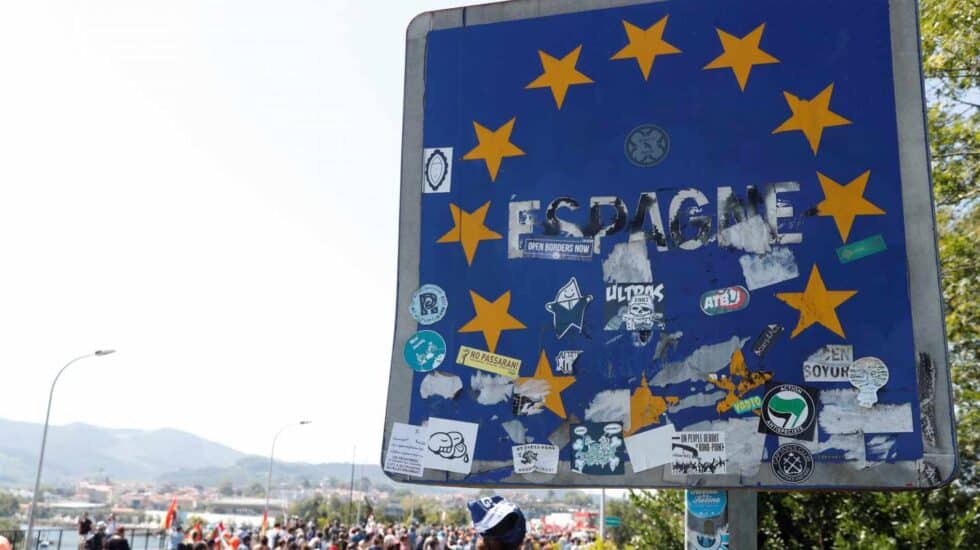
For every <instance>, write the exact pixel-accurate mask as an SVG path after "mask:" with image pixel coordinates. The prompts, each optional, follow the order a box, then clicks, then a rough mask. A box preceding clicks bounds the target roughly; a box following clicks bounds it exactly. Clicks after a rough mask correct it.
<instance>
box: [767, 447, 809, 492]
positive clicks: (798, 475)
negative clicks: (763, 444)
mask: <svg viewBox="0 0 980 550" xmlns="http://www.w3.org/2000/svg"><path fill="white" fill-rule="evenodd" d="M770 466H771V467H772V473H773V475H775V476H776V477H778V478H779V479H781V480H783V481H785V482H786V483H802V482H804V481H806V480H807V479H809V478H810V475H811V474H813V455H812V454H810V450H809V449H807V448H806V447H804V446H803V445H800V444H799V443H787V444H785V445H780V446H779V448H777V449H776V451H775V452H774V453H772V460H771V461H770Z"/></svg>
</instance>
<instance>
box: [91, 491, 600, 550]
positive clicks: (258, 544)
mask: <svg viewBox="0 0 980 550" xmlns="http://www.w3.org/2000/svg"><path fill="white" fill-rule="evenodd" d="M468 508H469V512H470V516H471V518H472V520H473V522H472V525H467V526H453V525H420V524H418V523H403V524H383V523H376V522H375V521H374V520H373V519H372V518H368V520H367V521H366V522H363V523H362V524H360V525H355V526H346V525H344V524H342V523H340V522H339V521H333V522H331V523H328V524H326V525H323V524H322V523H321V524H320V525H318V524H317V523H316V522H315V521H313V520H312V519H309V520H307V521H302V520H300V519H299V518H292V519H290V520H288V521H287V522H285V523H282V522H275V523H274V524H273V525H272V526H271V527H268V528H248V527H238V528H225V526H224V525H222V524H218V525H216V526H203V525H200V524H195V525H191V526H187V527H184V526H180V525H173V526H172V527H171V528H170V529H168V531H167V533H166V549H167V550H580V549H585V548H589V547H590V546H591V542H592V541H590V540H587V537H583V536H578V537H575V536H573V535H572V534H571V533H560V534H553V535H544V534H535V533H529V532H528V529H527V521H526V518H525V517H524V514H523V513H522V512H521V510H520V508H519V507H518V506H517V505H516V504H514V503H512V502H510V501H508V500H507V499H504V498H502V497H499V496H497V497H488V498H482V499H478V500H475V501H472V502H470V503H469V505H468ZM78 533H79V540H80V543H79V550H130V548H129V543H128V542H127V541H126V536H125V529H124V528H123V527H121V526H116V525H115V524H114V519H113V518H112V517H111V516H110V518H109V519H107V520H106V521H100V522H97V523H95V524H94V525H93V523H92V521H91V520H90V519H89V518H88V515H87V514H86V515H84V516H83V517H82V518H80V519H79V521H78Z"/></svg>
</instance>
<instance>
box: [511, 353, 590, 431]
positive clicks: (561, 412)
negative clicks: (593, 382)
mask: <svg viewBox="0 0 980 550" xmlns="http://www.w3.org/2000/svg"><path fill="white" fill-rule="evenodd" d="M531 380H537V381H544V382H546V383H547V384H548V393H547V394H545V396H544V407H545V408H546V409H548V410H549V411H551V412H553V413H555V414H557V415H558V416H560V417H562V418H566V417H567V415H566V414H565V403H564V402H562V400H561V392H563V391H565V389H566V388H568V386H571V385H572V384H574V383H575V377H574V376H555V375H554V373H553V372H551V363H549V362H548V358H547V357H546V356H545V354H544V350H541V356H540V357H539V358H538V367H537V369H535V371H534V376H521V377H520V378H518V379H517V382H515V384H514V386H515V388H519V387H520V386H521V385H522V384H524V383H525V382H529V381H531Z"/></svg>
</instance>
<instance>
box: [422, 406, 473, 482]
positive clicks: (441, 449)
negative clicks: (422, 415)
mask: <svg viewBox="0 0 980 550" xmlns="http://www.w3.org/2000/svg"><path fill="white" fill-rule="evenodd" d="M479 427H480V425H479V424H474V423H472V422H460V421H458V420H447V419H445V418H436V417H430V418H429V423H428V425H427V426H426V432H425V443H426V452H425V457H424V458H423V460H422V465H423V466H425V467H426V468H432V469H433V470H445V471H447V472H456V473H459V474H468V473H470V470H471V469H472V468H473V451H474V450H475V447H476V431H477V429H478V428H479Z"/></svg>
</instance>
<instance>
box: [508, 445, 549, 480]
mask: <svg viewBox="0 0 980 550" xmlns="http://www.w3.org/2000/svg"><path fill="white" fill-rule="evenodd" d="M511 450H512V451H513V454H514V472H515V473H518V474H529V473H531V472H540V473H542V474H557V473H558V447H556V446H554V445H544V444H540V443H529V444H527V445H515V446H514V447H511Z"/></svg>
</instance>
